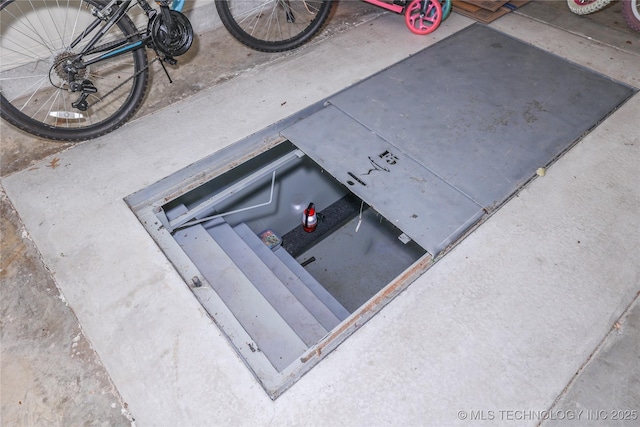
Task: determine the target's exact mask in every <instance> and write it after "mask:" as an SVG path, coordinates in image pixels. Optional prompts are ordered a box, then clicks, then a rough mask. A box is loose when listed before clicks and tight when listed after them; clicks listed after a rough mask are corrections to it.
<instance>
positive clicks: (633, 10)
mask: <svg viewBox="0 0 640 427" xmlns="http://www.w3.org/2000/svg"><path fill="white" fill-rule="evenodd" d="M621 2H622V16H623V17H624V20H625V22H626V23H627V25H628V26H629V28H631V29H632V30H634V31H640V0H621ZM609 3H611V0H567V5H568V6H569V10H571V12H573V13H575V14H576V15H587V14H590V13H594V12H597V11H599V10H600V9H603V8H605V7H606V6H608V5H609Z"/></svg>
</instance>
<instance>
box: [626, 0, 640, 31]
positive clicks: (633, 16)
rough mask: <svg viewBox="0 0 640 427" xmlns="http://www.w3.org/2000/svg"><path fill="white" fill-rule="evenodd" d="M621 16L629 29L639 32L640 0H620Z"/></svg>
mask: <svg viewBox="0 0 640 427" xmlns="http://www.w3.org/2000/svg"><path fill="white" fill-rule="evenodd" d="M622 15H624V20H625V21H626V22H627V25H628V26H629V28H631V29H632V30H635V31H640V0H622Z"/></svg>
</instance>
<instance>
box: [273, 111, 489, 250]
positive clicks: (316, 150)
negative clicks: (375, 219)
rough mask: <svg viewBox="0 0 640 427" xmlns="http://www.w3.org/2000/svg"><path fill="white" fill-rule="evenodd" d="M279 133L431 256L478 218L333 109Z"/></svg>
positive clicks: (440, 184)
mask: <svg viewBox="0 0 640 427" xmlns="http://www.w3.org/2000/svg"><path fill="white" fill-rule="evenodd" d="M282 134H283V135H284V136H285V137H286V138H288V139H289V140H290V141H292V142H293V143H294V144H296V146H298V147H299V148H300V149H302V151H304V152H305V153H306V154H307V155H308V156H310V157H311V158H312V159H314V160H315V161H316V162H317V163H318V164H319V165H320V166H321V167H322V168H324V169H326V170H327V171H328V172H329V173H331V175H333V176H334V177H335V178H336V179H337V180H339V181H340V182H342V183H344V184H345V185H346V186H347V187H348V188H349V189H350V190H351V191H353V193H355V194H356V195H357V196H358V197H360V198H361V199H363V200H364V201H365V202H366V203H368V204H370V205H371V206H373V208H374V209H376V210H377V211H378V212H380V213H381V214H382V215H383V216H385V217H386V218H387V219H388V220H389V221H391V222H392V223H393V224H394V225H396V226H397V227H398V228H400V229H401V230H402V231H404V232H405V233H406V234H407V235H408V236H409V237H411V238H412V239H413V240H415V241H416V243H418V244H419V245H420V246H422V247H423V248H424V249H426V250H427V251H428V252H429V253H431V254H432V255H436V254H438V253H439V252H440V251H441V250H442V249H444V248H445V247H446V246H447V245H449V244H450V243H452V242H453V241H454V240H455V239H456V238H457V237H458V236H459V235H460V234H461V233H462V232H463V231H464V230H465V229H467V228H468V227H469V226H470V225H471V224H473V223H474V222H476V221H477V220H478V219H479V218H480V217H481V216H482V214H483V209H482V207H481V206H479V205H478V204H476V203H475V202H473V201H472V200H471V199H469V198H468V197H466V196H465V195H464V194H462V193H461V192H459V191H457V190H456V189H455V188H453V187H451V186H450V185H449V184H447V183H446V182H444V181H443V180H441V179H440V178H438V177H437V176H436V175H434V174H433V173H431V172H430V171H429V170H427V169H426V168H424V167H423V166H421V165H420V164H418V163H417V162H416V161H414V160H413V159H412V158H410V157H409V156H407V155H406V154H404V153H402V152H401V151H400V150H398V149H397V148H396V147H394V146H393V145H391V144H389V143H388V142H387V141H385V140H384V139H382V138H380V137H378V136H377V135H376V134H375V133H373V132H371V131H370V130H369V129H367V128H365V127H364V126H362V125H361V124H359V123H358V122H356V121H354V120H353V119H351V118H350V117H349V116H347V115H346V114H344V113H343V112H341V111H339V110H338V109H336V108H335V107H333V106H328V107H326V108H324V109H323V110H321V111H319V112H317V113H315V114H312V115H311V116H309V117H307V118H306V119H303V120H301V121H300V122H298V123H296V124H295V125H293V126H291V127H289V128H287V129H285V130H284V131H282Z"/></svg>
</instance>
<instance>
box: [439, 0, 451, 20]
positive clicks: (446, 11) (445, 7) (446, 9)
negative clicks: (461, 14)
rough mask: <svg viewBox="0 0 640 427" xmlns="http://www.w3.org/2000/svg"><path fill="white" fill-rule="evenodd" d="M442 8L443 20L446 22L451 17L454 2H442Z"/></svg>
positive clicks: (448, 0) (444, 0)
mask: <svg viewBox="0 0 640 427" xmlns="http://www.w3.org/2000/svg"><path fill="white" fill-rule="evenodd" d="M440 6H441V7H442V20H443V21H444V20H445V19H447V18H448V17H449V15H451V8H452V2H451V0H440Z"/></svg>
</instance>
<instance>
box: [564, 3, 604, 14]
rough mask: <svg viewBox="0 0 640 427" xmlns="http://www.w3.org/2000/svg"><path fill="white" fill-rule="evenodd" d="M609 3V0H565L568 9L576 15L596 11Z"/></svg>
mask: <svg viewBox="0 0 640 427" xmlns="http://www.w3.org/2000/svg"><path fill="white" fill-rule="evenodd" d="M609 3H611V0H567V5H568V6H569V10H571V12H573V13H575V14H576V15H588V14H589V13H593V12H597V11H598V10H600V9H602V8H603V7H605V6H606V5H608V4H609Z"/></svg>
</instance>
